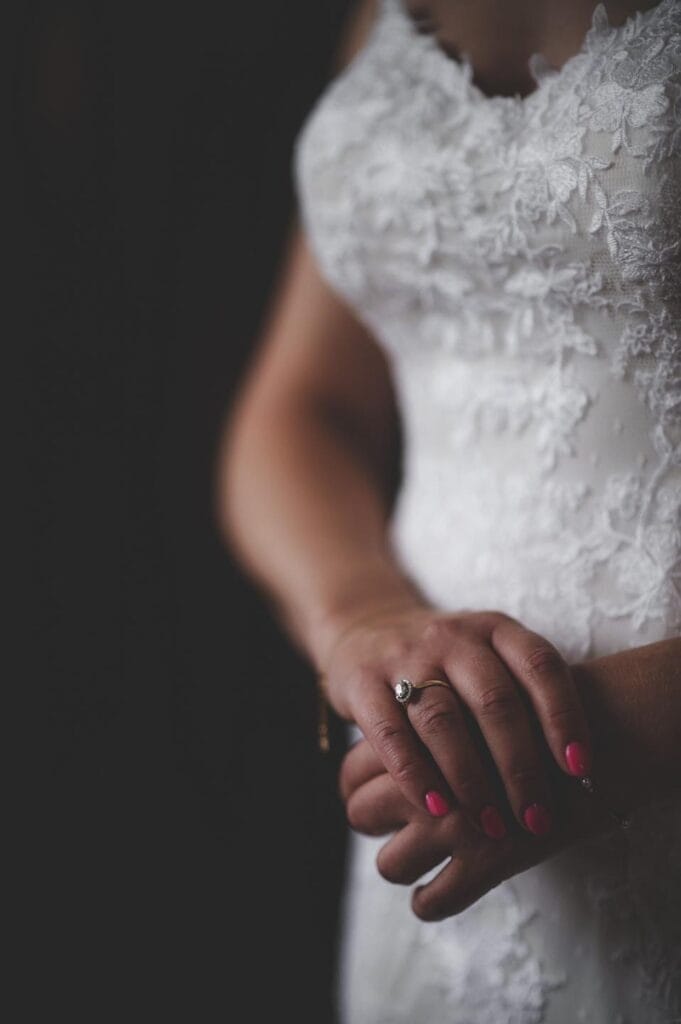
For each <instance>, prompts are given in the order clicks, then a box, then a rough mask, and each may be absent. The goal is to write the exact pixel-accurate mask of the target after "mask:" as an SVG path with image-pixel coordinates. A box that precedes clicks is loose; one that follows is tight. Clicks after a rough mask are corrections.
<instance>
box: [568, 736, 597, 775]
mask: <svg viewBox="0 0 681 1024" xmlns="http://www.w3.org/2000/svg"><path fill="white" fill-rule="evenodd" d="M565 761H566V762H567V766H568V771H569V772H570V775H588V774H589V772H590V771H591V754H590V753H589V751H588V750H587V748H586V747H585V745H584V744H583V743H579V742H577V741H576V740H575V741H574V742H573V743H568V745H567V747H566V748H565Z"/></svg>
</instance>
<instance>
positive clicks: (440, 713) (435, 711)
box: [418, 700, 459, 736]
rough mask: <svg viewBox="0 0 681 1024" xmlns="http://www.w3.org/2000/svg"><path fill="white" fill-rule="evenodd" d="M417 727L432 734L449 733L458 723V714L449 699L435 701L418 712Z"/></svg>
mask: <svg viewBox="0 0 681 1024" xmlns="http://www.w3.org/2000/svg"><path fill="white" fill-rule="evenodd" d="M418 724H419V727H420V728H421V729H422V730H423V731H424V732H426V733H428V734H429V735H432V736H441V735H443V734H447V735H451V733H452V732H453V731H454V730H455V729H456V727H457V726H458V724H459V716H458V714H457V713H456V710H455V709H454V708H453V707H452V704H451V701H442V700H440V701H437V702H433V703H432V704H429V705H428V706H427V707H424V708H423V709H422V710H421V711H420V712H419V714H418Z"/></svg>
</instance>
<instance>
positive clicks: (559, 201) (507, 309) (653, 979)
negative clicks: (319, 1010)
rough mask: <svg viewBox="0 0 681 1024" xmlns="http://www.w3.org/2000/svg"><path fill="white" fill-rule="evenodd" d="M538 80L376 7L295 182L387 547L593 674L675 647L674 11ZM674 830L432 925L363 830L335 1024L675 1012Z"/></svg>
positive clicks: (680, 606)
mask: <svg viewBox="0 0 681 1024" xmlns="http://www.w3.org/2000/svg"><path fill="white" fill-rule="evenodd" d="M530 68H531V70H532V73H533V75H534V77H535V79H536V81H537V88H536V89H535V90H534V92H532V93H530V94H529V95H528V96H526V97H522V98H521V97H517V96H516V97H508V96H496V97H487V96H486V95H485V94H484V93H482V92H481V90H480V89H479V88H478V87H477V86H476V85H475V84H474V82H473V73H472V68H471V64H470V61H469V60H468V59H467V57H466V56H465V55H464V57H463V58H462V60H461V61H460V62H456V61H454V60H452V59H451V58H450V57H448V56H447V55H446V54H445V53H444V51H442V50H441V49H440V47H439V45H438V43H437V42H436V41H435V40H434V39H433V38H432V37H430V36H425V35H420V34H419V33H418V31H417V30H416V28H415V26H414V25H413V23H412V22H411V20H410V18H409V16H408V14H407V13H406V11H405V9H404V8H403V6H402V3H401V0H381V6H380V13H379V17H378V20H377V22H376V23H375V25H374V28H373V31H372V33H371V36H370V38H369V40H368V42H367V44H366V45H365V47H364V49H363V50H362V51H361V52H360V53H359V54H358V55H357V57H356V58H355V59H354V60H353V62H352V63H351V64H350V65H349V66H348V67H347V69H346V70H345V71H344V72H343V73H342V74H340V75H339V76H338V77H337V78H336V79H335V80H334V81H333V82H332V83H331V84H330V85H329V87H328V88H327V89H326V90H325V91H324V93H323V94H322V96H321V97H320V99H319V101H318V102H317V104H315V107H314V108H313V110H312V111H311V112H310V115H309V117H308V119H307V120H306V122H305V124H304V126H303V129H302V130H301V132H300V135H299V137H298V139H297V140H296V146H295V151H294V173H295V178H296V184H297V190H298V195H299V200H300V209H301V214H302V218H303V223H304V227H305V230H306V233H307V235H308V238H309V241H310V244H311V246H312V248H313V251H314V253H315V257H316V259H317V262H318V264H319V267H320V270H321V271H322V273H323V274H324V275H325V277H326V279H327V280H328V281H329V283H330V284H331V286H332V287H333V288H334V289H335V290H336V291H337V292H338V293H339V294H340V295H342V296H343V297H344V298H345V299H346V301H348V302H349V304H350V305H351V306H352V308H353V309H354V310H355V311H356V313H357V315H358V316H359V317H360V318H361V319H362V320H363V321H364V322H365V323H366V324H367V326H368V327H369V328H370V329H371V331H372V333H373V336H374V337H375V338H376V340H377V341H378V343H379V344H381V345H382V346H383V347H384V349H385V351H386V352H387V354H388V356H389V359H390V365H391V369H392V372H393V377H394V383H395V390H396V394H397V397H398V404H399V408H400V411H401V414H402V418H403V425H404V443H405V450H404V474H403V484H402V488H401V491H400V494H399V496H398V500H397V505H396V508H395V512H394V515H393V519H392V523H391V537H392V540H393V543H394V547H395V551H396V555H397V556H398V558H399V560H400V561H401V563H402V564H403V565H404V567H405V569H406V571H408V572H409V573H410V574H411V575H412V576H413V577H414V579H415V580H417V581H418V583H419V585H420V587H421V589H422V590H423V591H424V592H425V593H426V594H427V595H428V596H429V598H430V599H431V600H432V601H433V603H434V604H436V605H438V606H441V607H443V608H450V609H453V608H498V609H501V610H504V611H507V612H509V613H510V614H513V615H515V616H516V617H518V618H519V619H520V620H521V621H523V622H524V623H525V624H527V625H528V626H529V627H530V628H533V629H536V630H537V631H538V632H540V633H542V634H543V635H545V636H547V637H548V638H549V639H551V640H552V641H553V642H554V643H555V644H556V645H557V646H558V647H559V648H560V649H561V650H562V652H563V653H564V654H565V656H566V657H567V658H568V659H569V660H578V659H581V658H585V657H589V656H597V655H600V654H606V653H610V652H612V651H615V650H618V649H624V648H627V647H631V646H636V645H638V644H642V643H647V642H650V641H653V640H658V639H663V638H666V637H669V636H675V635H678V634H679V632H681V3H679V2H678V0H661V2H660V3H658V4H657V5H656V6H655V7H653V8H650V9H649V10H647V11H645V12H639V13H637V14H635V15H632V16H631V17H630V18H628V19H627V21H626V22H625V24H624V25H622V26H620V27H615V26H612V25H611V24H610V23H609V20H608V17H607V14H606V11H605V7H604V5H603V4H598V5H597V7H596V9H595V11H594V14H593V19H592V24H591V27H590V29H589V31H588V33H587V35H586V37H585V39H584V43H583V46H582V47H581V49H580V51H579V52H578V53H577V54H576V55H575V56H574V57H572V58H571V59H570V60H568V61H567V63H566V64H565V65H563V67H562V68H561V69H559V70H556V69H552V68H549V67H548V66H547V65H546V63H545V62H544V61H543V58H541V57H540V56H539V55H534V56H533V57H532V59H531V62H530ZM680 819H681V814H680V813H679V809H678V808H675V813H672V814H670V813H669V812H668V810H667V811H666V813H665V814H662V813H661V812H660V813H656V812H655V811H654V810H652V809H651V811H650V812H649V813H647V814H645V815H641V816H640V822H639V824H638V825H635V827H634V828H633V829H632V831H631V833H629V834H628V836H627V837H626V839H625V838H622V837H618V838H617V839H609V840H608V841H607V842H606V843H604V844H603V845H601V846H599V845H598V844H596V845H593V844H592V845H590V846H589V847H588V848H585V849H584V850H580V851H569V852H568V853H566V854H564V855H561V856H560V857H558V858H554V860H553V861H551V862H550V863H549V864H546V865H541V866H540V867H538V868H535V869H532V871H530V872H527V873H525V875H523V876H520V877H519V878H516V879H514V880H512V881H511V882H508V883H504V885H502V886H500V887H499V888H498V889H496V890H494V892H493V893H490V894H488V895H487V896H486V897H485V898H484V899H483V900H481V901H479V905H476V906H475V907H473V908H470V910H469V911H466V912H465V913H464V914H462V915H459V917H457V918H455V919H450V920H449V921H446V922H443V923H442V924H441V925H437V926H433V925H422V924H420V923H419V922H418V921H416V919H414V918H413V917H412V915H411V913H410V911H409V908H408V894H407V893H406V892H404V891H402V890H400V889H396V888H393V887H390V886H388V885H387V883H383V882H382V881H381V879H380V878H379V877H378V875H377V872H376V869H375V865H374V854H375V849H376V844H375V843H374V842H373V841H371V840H365V839H359V838H356V839H355V840H354V844H355V862H354V868H353V874H352V876H351V879H350V882H349V889H348V924H347V929H346V935H347V942H346V947H345V961H344V962H345V974H344V979H345V984H346V986H347V988H346V1007H347V1014H346V1020H347V1022H348V1024H365V1022H366V1024H369V1022H371V1024H377V1022H380V1021H386V1022H387V1021H390V1022H391V1024H397V1022H400V1021H403V1020H404V1021H407V1020H409V1021H413V1020H419V1021H423V1022H424V1024H425V1022H429V1021H438V1022H439V1021H452V1022H470V1024H488V1022H489V1024H491V1022H494V1024H500V1022H502V1021H503V1022H506V1021H509V1022H514V1024H515V1022H516V1021H517V1022H522V1024H529V1022H540V1021H541V1022H546V1024H567V1022H568V1021H570V1024H572V1022H574V1021H575V1020H583V1021H585V1022H589V1021H593V1022H594V1024H601V1022H605V1021H607V1022H608V1024H611V1022H615V1021H617V1020H621V1021H622V1022H623V1024H624V1022H631V1024H639V1022H641V1021H643V1020H645V1022H646V1024H659V1022H662V1021H664V1022H665V1024H670V1022H671V1021H672V1020H681V963H680V961H679V952H678V951H679V950H681V925H680V923H679V922H681V888H679V881H678V879H679V865H681V838H680V832H681V824H680ZM651 832H652V833H653V834H654V835H655V836H656V839H655V841H654V842H651V839H650V836H651ZM674 858H676V859H674ZM577 880H579V883H578V881H577ZM585 880H586V884H583V883H584V882H585ZM670 893H671V894H672V899H671V900H670ZM557 908H558V909H557ZM384 929H387V930H385V931H384ZM385 934H388V935H390V936H391V937H392V938H391V942H390V944H386V943H385V942H384V941H383V939H382V936H383V935H385ZM396 936H399V937H396ZM577 946H579V948H580V949H581V950H582V953H581V954H575V952H574V950H575V948H576V947H577ZM580 956H581V959H580ZM407 961H408V962H409V968H408V969H407V968H406V966H405V965H406V963H407ZM399 963H402V966H403V969H400V970H398V969H397V968H396V967H395V966H394V965H395V964H399ZM372 972H377V973H375V974H374V975H373V978H372ZM381 976H383V977H384V978H386V979H389V981H386V983H385V984H384V985H381V986H380V992H378V994H376V992H375V978H376V977H381ZM575 1007H577V1010H576V1009H575ZM643 1007H645V1013H644V1011H643V1009H642V1008H643ZM500 1008H502V1009H500ZM578 1011H579V1012H578ZM580 1013H581V1016H580V1015H579V1014H580ZM618 1015H619V1016H618Z"/></svg>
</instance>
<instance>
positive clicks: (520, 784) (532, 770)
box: [504, 762, 542, 789]
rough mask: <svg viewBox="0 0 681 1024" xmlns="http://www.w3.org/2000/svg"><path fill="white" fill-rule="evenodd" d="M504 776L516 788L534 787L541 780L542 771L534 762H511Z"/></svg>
mask: <svg viewBox="0 0 681 1024" xmlns="http://www.w3.org/2000/svg"><path fill="white" fill-rule="evenodd" d="M504 778H505V779H506V781H507V782H510V783H511V784H512V785H513V786H514V787H515V788H517V789H527V788H532V789H535V788H536V787H537V785H538V784H539V783H541V781H542V773H541V771H540V769H539V767H538V766H537V765H535V764H528V763H527V762H523V763H522V764H511V765H510V766H509V768H508V769H507V770H506V771H505V772H504Z"/></svg>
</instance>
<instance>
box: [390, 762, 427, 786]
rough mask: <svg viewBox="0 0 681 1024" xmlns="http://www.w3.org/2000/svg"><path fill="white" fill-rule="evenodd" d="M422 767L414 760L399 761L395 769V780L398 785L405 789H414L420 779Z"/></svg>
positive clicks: (393, 773)
mask: <svg viewBox="0 0 681 1024" xmlns="http://www.w3.org/2000/svg"><path fill="white" fill-rule="evenodd" d="M419 768H420V765H419V763H418V762H417V761H415V760H412V759H408V758H407V759H404V760H401V761H398V762H397V764H396V765H395V767H394V768H393V772H392V775H393V778H394V779H395V782H397V784H398V785H399V786H401V787H403V788H405V789H409V788H411V787H413V786H414V785H415V784H416V782H417V780H418V777H419Z"/></svg>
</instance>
